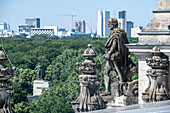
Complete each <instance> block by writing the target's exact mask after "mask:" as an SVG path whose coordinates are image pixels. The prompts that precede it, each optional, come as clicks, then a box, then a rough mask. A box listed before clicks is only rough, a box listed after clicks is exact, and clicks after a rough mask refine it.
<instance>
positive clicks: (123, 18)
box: [118, 11, 127, 32]
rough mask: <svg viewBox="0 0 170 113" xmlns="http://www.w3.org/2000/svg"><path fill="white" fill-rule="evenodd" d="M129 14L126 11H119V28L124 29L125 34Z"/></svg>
mask: <svg viewBox="0 0 170 113" xmlns="http://www.w3.org/2000/svg"><path fill="white" fill-rule="evenodd" d="M126 20H127V12H126V11H119V19H118V22H119V28H120V29H123V30H124V31H125V32H127V23H126Z"/></svg>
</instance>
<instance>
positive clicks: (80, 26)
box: [74, 20, 86, 33]
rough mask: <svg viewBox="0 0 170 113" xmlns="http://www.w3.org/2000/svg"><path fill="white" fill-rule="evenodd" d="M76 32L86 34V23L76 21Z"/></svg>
mask: <svg viewBox="0 0 170 113" xmlns="http://www.w3.org/2000/svg"><path fill="white" fill-rule="evenodd" d="M74 23H75V32H81V33H86V23H85V21H84V20H75V21H74Z"/></svg>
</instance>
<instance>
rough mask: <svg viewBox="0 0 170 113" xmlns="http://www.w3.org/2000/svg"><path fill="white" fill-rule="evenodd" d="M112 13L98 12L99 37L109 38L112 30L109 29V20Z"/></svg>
mask: <svg viewBox="0 0 170 113" xmlns="http://www.w3.org/2000/svg"><path fill="white" fill-rule="evenodd" d="M109 18H110V11H98V23H97V36H99V37H108V36H109V33H110V30H109V28H108V19H109Z"/></svg>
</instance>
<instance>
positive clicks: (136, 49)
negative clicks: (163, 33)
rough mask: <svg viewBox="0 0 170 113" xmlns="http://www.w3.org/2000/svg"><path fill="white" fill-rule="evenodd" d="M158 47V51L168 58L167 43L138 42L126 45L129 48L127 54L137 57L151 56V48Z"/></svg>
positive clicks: (169, 51) (168, 47)
mask: <svg viewBox="0 0 170 113" xmlns="http://www.w3.org/2000/svg"><path fill="white" fill-rule="evenodd" d="M154 46H158V47H159V48H160V51H161V52H162V53H164V54H165V55H167V56H169V57H170V43H169V42H167V43H166V42H138V43H131V44H126V47H127V48H129V52H131V53H134V54H135V55H137V56H148V55H151V51H152V48H153V47H154Z"/></svg>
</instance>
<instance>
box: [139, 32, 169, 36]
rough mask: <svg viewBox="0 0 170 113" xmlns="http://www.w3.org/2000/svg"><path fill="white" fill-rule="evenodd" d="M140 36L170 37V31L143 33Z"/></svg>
mask: <svg viewBox="0 0 170 113" xmlns="http://www.w3.org/2000/svg"><path fill="white" fill-rule="evenodd" d="M138 34H139V35H170V31H143V32H141V33H138Z"/></svg>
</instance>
